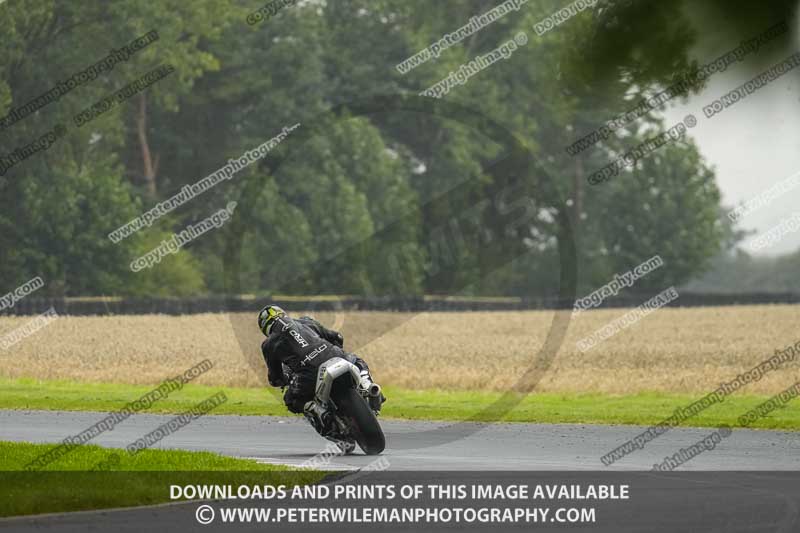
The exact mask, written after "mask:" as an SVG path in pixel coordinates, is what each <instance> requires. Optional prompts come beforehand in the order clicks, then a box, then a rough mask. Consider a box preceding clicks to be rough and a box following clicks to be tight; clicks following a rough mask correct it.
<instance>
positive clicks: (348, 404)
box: [337, 388, 386, 455]
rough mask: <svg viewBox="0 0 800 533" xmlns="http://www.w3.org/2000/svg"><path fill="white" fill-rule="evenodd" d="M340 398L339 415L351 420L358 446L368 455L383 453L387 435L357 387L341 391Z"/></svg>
mask: <svg viewBox="0 0 800 533" xmlns="http://www.w3.org/2000/svg"><path fill="white" fill-rule="evenodd" d="M338 400H339V401H338V405H337V407H338V408H339V415H340V416H341V417H342V418H345V419H347V420H349V421H350V425H351V427H352V432H353V438H354V439H355V440H356V442H357V443H358V446H359V447H360V448H361V449H362V450H364V453H366V454H367V455H378V454H379V453H381V452H382V451H383V449H384V448H386V437H384V436H383V430H382V429H381V426H380V424H379V423H378V419H377V418H376V417H375V413H373V412H372V409H370V408H369V406H368V405H367V402H365V401H364V398H362V397H361V395H360V394H359V393H358V391H357V390H356V389H353V388H347V389H345V390H343V391H341V392H340V396H339V398H338Z"/></svg>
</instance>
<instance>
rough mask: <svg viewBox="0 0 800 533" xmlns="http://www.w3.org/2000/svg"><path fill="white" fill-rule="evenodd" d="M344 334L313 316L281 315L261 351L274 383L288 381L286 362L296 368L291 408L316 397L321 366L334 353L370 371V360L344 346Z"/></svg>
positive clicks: (290, 391) (288, 397)
mask: <svg viewBox="0 0 800 533" xmlns="http://www.w3.org/2000/svg"><path fill="white" fill-rule="evenodd" d="M343 345H344V339H343V338H342V335H341V334H340V333H339V332H337V331H333V330H330V329H327V328H326V327H325V326H323V325H322V324H320V323H319V322H317V321H316V320H314V319H313V318H311V317H307V316H304V317H300V318H297V319H294V318H289V317H285V316H282V317H278V318H277V319H276V321H275V324H274V325H273V326H272V331H271V332H270V334H269V337H267V339H266V340H265V341H264V342H263V343H262V344H261V353H262V354H263V355H264V360H265V361H266V362H267V370H268V371H269V374H268V378H269V384H270V385H272V386H273V387H282V386H284V385H287V382H286V376H285V375H284V373H283V366H282V365H286V366H287V367H289V369H290V370H291V371H292V374H291V378H290V380H289V382H288V385H289V388H288V390H287V391H286V394H284V396H283V401H284V403H285V404H286V407H288V408H289V411H291V412H293V413H302V412H303V406H305V404H306V402H308V401H310V400H313V399H314V390H315V388H316V382H317V368H318V367H319V365H320V364H322V363H323V362H325V361H327V360H328V359H330V358H332V357H341V358H342V359H346V360H347V361H349V362H351V363H353V364H354V365H356V366H357V367H358V368H359V369H360V370H367V371H369V367H368V366H367V363H366V361H364V360H363V359H361V358H359V357H357V356H355V355H353V354H349V353H347V352H345V351H344V350H343V349H342V346H343Z"/></svg>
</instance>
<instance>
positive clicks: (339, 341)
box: [333, 333, 344, 348]
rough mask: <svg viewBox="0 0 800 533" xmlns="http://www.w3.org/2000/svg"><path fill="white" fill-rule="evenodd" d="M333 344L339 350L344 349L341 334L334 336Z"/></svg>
mask: <svg viewBox="0 0 800 533" xmlns="http://www.w3.org/2000/svg"><path fill="white" fill-rule="evenodd" d="M333 344H335V345H336V346H338V347H339V348H344V337H342V334H341V333H337V334H336V338H334V339H333Z"/></svg>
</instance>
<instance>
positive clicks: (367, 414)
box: [314, 357, 386, 455]
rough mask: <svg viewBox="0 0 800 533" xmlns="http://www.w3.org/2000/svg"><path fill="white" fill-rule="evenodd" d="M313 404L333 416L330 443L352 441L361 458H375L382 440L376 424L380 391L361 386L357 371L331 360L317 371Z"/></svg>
mask: <svg viewBox="0 0 800 533" xmlns="http://www.w3.org/2000/svg"><path fill="white" fill-rule="evenodd" d="M314 401H315V402H317V403H319V404H320V405H322V406H323V407H327V408H328V409H329V410H330V412H331V413H333V419H334V426H335V428H334V432H333V433H332V434H330V435H327V436H326V438H329V439H331V440H343V441H347V442H353V441H355V442H356V444H358V446H359V448H361V449H362V450H363V451H364V453H365V454H367V455H378V454H379V453H381V452H382V451H383V450H384V448H385V447H386V438H385V437H384V435H383V430H382V429H381V426H380V424H379V423H378V418H377V415H378V410H379V409H380V405H381V387H380V385H377V384H376V383H372V382H369V383H368V384H367V385H366V386H362V381H361V373H360V371H359V369H358V367H357V366H356V365H354V364H352V363H350V362H348V361H346V360H344V359H342V358H341V357H332V358H330V359H328V360H327V361H325V362H324V363H322V364H321V365H320V366H319V368H318V370H317V386H316V389H315V396H314Z"/></svg>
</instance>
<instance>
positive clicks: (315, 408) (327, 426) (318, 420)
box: [303, 400, 335, 438]
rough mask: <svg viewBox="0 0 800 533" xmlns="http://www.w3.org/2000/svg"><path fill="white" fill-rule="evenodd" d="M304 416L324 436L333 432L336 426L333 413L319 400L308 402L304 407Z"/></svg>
mask: <svg viewBox="0 0 800 533" xmlns="http://www.w3.org/2000/svg"><path fill="white" fill-rule="evenodd" d="M303 416H305V417H306V420H308V421H309V423H310V424H311V426H312V427H313V428H314V429H315V430H317V433H319V434H320V435H321V436H323V437H326V438H327V437H328V436H329V435H330V434H331V433H333V431H334V429H335V427H334V422H333V413H331V412H330V410H329V409H327V408H326V407H325V406H324V405H321V404H320V403H319V402H315V401H313V400H312V401H310V402H306V405H305V406H304V407H303Z"/></svg>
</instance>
